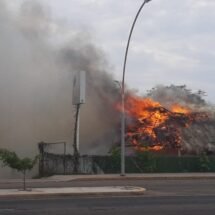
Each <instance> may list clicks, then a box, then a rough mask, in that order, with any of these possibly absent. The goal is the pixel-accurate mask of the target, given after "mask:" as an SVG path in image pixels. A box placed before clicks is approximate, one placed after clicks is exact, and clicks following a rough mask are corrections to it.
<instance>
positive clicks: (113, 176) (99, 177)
mask: <svg viewBox="0 0 215 215" xmlns="http://www.w3.org/2000/svg"><path fill="white" fill-rule="evenodd" d="M204 178H205V179H215V173H144V174H143V173H140V174H126V175H125V176H120V175H119V174H103V175H54V176H51V177H48V178H43V179H42V180H51V181H73V180H79V181H90V180H148V179H151V180H153V179H155V180H156V179H160V180H163V179H172V180H174V179H204Z"/></svg>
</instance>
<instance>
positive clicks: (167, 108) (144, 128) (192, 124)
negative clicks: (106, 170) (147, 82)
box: [126, 85, 215, 154]
mask: <svg viewBox="0 0 215 215" xmlns="http://www.w3.org/2000/svg"><path fill="white" fill-rule="evenodd" d="M203 95H204V92H202V91H198V92H196V93H193V92H192V91H191V90H188V89H187V88H186V86H174V85H171V86H168V87H165V86H157V87H156V88H153V89H152V90H150V91H149V92H148V95H147V97H137V96H136V95H132V94H129V95H128V96H127V98H126V113H127V117H128V119H130V120H127V135H126V136H127V142H130V143H131V144H132V146H133V147H134V148H135V149H136V150H139V151H140V150H156V151H159V150H163V151H166V150H169V149H170V150H171V149H172V150H174V149H176V150H178V149H180V150H181V151H183V152H184V153H197V154H199V153H201V152H203V151H206V152H208V153H210V152H211V153H213V152H214V151H215V144H214V139H215V138H214V135H213V131H214V129H215V117H214V113H215V111H214V107H213V106H212V105H210V104H208V103H207V102H206V101H205V100H204V98H203Z"/></svg>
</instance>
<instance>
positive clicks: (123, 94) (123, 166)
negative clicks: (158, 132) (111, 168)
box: [121, 0, 151, 176]
mask: <svg viewBox="0 0 215 215" xmlns="http://www.w3.org/2000/svg"><path fill="white" fill-rule="evenodd" d="M150 1H151V0H144V2H143V3H142V5H141V7H140V8H139V10H138V12H137V14H136V16H135V19H134V21H133V23H132V26H131V29H130V33H129V37H128V42H127V46H126V51H125V58H124V64H123V75H122V89H121V90H122V92H121V99H122V101H121V105H122V113H121V114H122V115H121V176H125V69H126V63H127V56H128V49H129V45H130V40H131V36H132V33H133V30H134V26H135V24H136V21H137V18H138V17H139V14H140V12H141V10H142V9H143V7H144V5H145V4H146V3H148V2H150Z"/></svg>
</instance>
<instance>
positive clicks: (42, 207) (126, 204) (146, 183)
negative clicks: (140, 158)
mask: <svg viewBox="0 0 215 215" xmlns="http://www.w3.org/2000/svg"><path fill="white" fill-rule="evenodd" d="M20 185H21V184H19V183H17V184H16V183H12V184H11V183H5V184H0V186H1V188H6V187H7V186H8V188H12V187H11V186H14V188H17V186H18V187H19V186H20ZM114 185H125V186H126V185H130V186H141V187H145V188H146V189H147V192H146V193H145V195H144V196H136V197H135V196H131V197H73V198H71V197H70V198H69V197H59V198H52V199H26V200H18V199H17V200H15V199H14V200H10V199H8V200H0V215H29V214H31V215H46V214H48V215H70V214H74V215H88V214H89V215H90V214H95V215H97V214H102V215H103V214H104V215H108V214H111V215H113V214H116V215H119V214H123V215H128V214H132V215H133V214H135V215H139V214H141V215H142V214H143V213H145V214H147V215H151V214H153V215H156V214H159V215H162V214H165V215H168V214H171V215H174V214H177V215H192V214H195V215H200V214H201V215H202V214H207V215H214V214H215V180H213V179H204V180H203V179H202V180H197V179H195V180H191V179H189V180H187V179H186V180H185V179H183V180H182V179H181V180H93V181H92V180H89V181H70V182H49V183H47V182H43V183H29V184H28V186H30V187H71V186H73V187H82V186H87V187H88V186H114Z"/></svg>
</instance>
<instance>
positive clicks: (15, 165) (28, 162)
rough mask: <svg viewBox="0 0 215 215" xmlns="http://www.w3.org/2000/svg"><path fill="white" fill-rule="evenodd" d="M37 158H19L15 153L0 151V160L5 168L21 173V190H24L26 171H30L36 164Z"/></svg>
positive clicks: (5, 150)
mask: <svg viewBox="0 0 215 215" xmlns="http://www.w3.org/2000/svg"><path fill="white" fill-rule="evenodd" d="M37 159H38V156H36V157H35V158H34V159H30V158H27V157H26V158H22V159H21V158H19V157H18V155H17V154H16V153H15V152H11V151H9V150H7V149H0V160H1V161H2V162H3V164H4V165H5V166H8V167H10V168H12V169H15V170H17V171H18V172H22V174H23V190H26V183H25V181H26V171H29V170H31V169H32V168H33V167H34V165H35V164H36V162H37Z"/></svg>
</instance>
